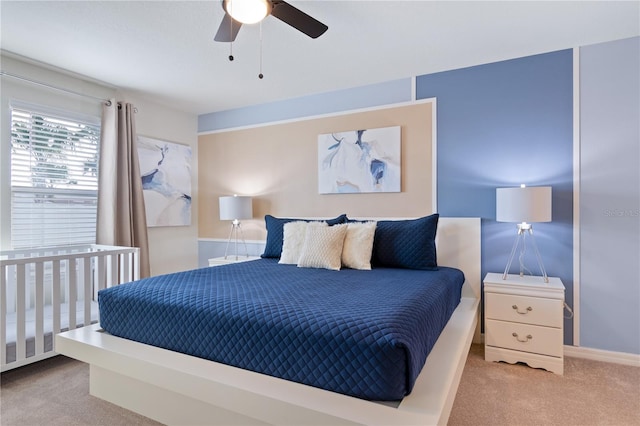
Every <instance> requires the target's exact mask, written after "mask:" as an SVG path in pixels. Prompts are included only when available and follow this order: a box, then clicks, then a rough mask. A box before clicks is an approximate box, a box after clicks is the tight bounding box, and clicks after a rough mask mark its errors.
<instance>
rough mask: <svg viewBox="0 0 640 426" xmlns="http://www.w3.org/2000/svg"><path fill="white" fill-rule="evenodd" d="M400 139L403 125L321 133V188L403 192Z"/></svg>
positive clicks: (322, 191) (328, 191) (337, 191)
mask: <svg viewBox="0 0 640 426" xmlns="http://www.w3.org/2000/svg"><path fill="white" fill-rule="evenodd" d="M400 142H401V141H400V126H394V127H382V128H377V129H366V130H352V131H348V132H340V133H327V134H322V135H319V136H318V192H319V193H320V194H341V193H363V192H400Z"/></svg>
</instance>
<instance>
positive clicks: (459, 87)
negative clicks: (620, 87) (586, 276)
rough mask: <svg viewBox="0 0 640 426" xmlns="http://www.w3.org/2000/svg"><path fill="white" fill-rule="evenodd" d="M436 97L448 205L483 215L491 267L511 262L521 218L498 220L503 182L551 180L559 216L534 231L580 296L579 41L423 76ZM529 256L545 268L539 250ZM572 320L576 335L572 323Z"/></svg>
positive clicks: (420, 84)
mask: <svg viewBox="0 0 640 426" xmlns="http://www.w3.org/2000/svg"><path fill="white" fill-rule="evenodd" d="M432 97H435V98H437V126H438V127H437V133H438V137H437V140H438V147H437V150H438V211H439V213H440V214H442V215H444V216H475V217H481V218H482V274H483V276H484V275H485V274H486V273H487V272H502V271H503V270H504V268H505V266H506V263H507V259H508V257H509V253H510V250H511V247H512V244H513V241H514V239H515V236H516V228H515V224H509V223H498V222H496V221H495V200H496V196H495V190H496V188H497V187H510V186H518V185H520V184H521V183H524V184H527V185H528V186H549V185H550V186H552V188H553V190H552V191H553V192H552V194H553V195H552V197H553V199H552V206H553V208H552V216H553V221H552V222H551V223H540V224H534V229H535V231H534V235H535V238H536V241H537V245H538V248H539V250H540V253H541V255H542V259H543V263H544V266H545V267H546V270H547V272H548V274H549V275H550V276H556V277H559V278H560V279H561V280H562V282H563V283H564V285H565V288H566V292H565V298H566V300H567V303H568V304H569V305H570V306H573V300H572V298H573V229H572V227H573V53H572V50H563V51H558V52H553V53H548V54H542V55H535V56H528V57H525V58H519V59H513V60H509V61H502V62H496V63H491V64H486V65H479V66H475V67H470V68H464V69H458V70H453V71H447V72H441V73H436V74H428V75H422V76H418V77H417V78H416V99H424V98H432ZM514 263H517V260H516V261H514ZM526 265H527V266H528V267H529V269H530V270H531V272H533V273H534V274H536V275H540V272H539V269H538V267H537V263H536V262H535V260H534V259H533V258H530V259H529V260H527V262H526ZM517 271H518V265H512V269H511V272H513V273H516V272H517ZM564 325H565V343H566V344H571V343H572V342H573V323H572V321H571V320H566V321H565V324H564Z"/></svg>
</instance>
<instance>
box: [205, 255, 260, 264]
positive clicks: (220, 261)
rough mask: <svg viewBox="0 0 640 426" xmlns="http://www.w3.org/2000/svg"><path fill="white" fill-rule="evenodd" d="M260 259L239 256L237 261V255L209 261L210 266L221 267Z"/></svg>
mask: <svg viewBox="0 0 640 426" xmlns="http://www.w3.org/2000/svg"><path fill="white" fill-rule="evenodd" d="M257 259H260V258H259V257H257V256H238V257H237V259H236V255H235V254H234V255H232V256H227V258H226V259H225V258H224V256H222V257H214V258H211V259H209V266H220V265H228V264H230V263H239V262H249V261H251V260H257Z"/></svg>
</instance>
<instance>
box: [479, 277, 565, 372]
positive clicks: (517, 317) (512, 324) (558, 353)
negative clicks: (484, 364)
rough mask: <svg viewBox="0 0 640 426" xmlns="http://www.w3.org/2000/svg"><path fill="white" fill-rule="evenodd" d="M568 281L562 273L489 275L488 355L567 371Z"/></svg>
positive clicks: (486, 311) (486, 312)
mask: <svg viewBox="0 0 640 426" xmlns="http://www.w3.org/2000/svg"><path fill="white" fill-rule="evenodd" d="M563 309H564V285H563V284H562V281H560V279H559V278H552V277H549V282H548V283H545V282H544V280H543V278H542V277H532V276H524V277H521V276H519V275H508V276H507V278H506V279H505V280H503V279H502V274H495V273H489V274H487V276H486V277H485V278H484V342H485V345H484V359H485V360H486V361H505V362H508V363H511V364H514V363H516V362H524V363H526V364H528V365H529V366H530V367H534V368H544V369H545V370H548V371H552V372H554V373H556V374H563V370H564V346H563V342H564V332H563V320H564V319H563Z"/></svg>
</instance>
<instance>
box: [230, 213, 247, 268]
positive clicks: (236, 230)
mask: <svg viewBox="0 0 640 426" xmlns="http://www.w3.org/2000/svg"><path fill="white" fill-rule="evenodd" d="M238 234H240V239H241V240H242V244H243V245H244V251H245V257H249V250H248V249H247V243H246V242H245V240H244V234H243V233H242V226H240V221H239V220H238V219H235V220H234V221H233V222H232V223H231V231H230V232H229V239H228V240H227V248H226V249H225V250H224V259H225V260H226V259H227V253H228V252H229V244H231V239H232V237H233V238H235V252H236V254H235V256H236V260H238Z"/></svg>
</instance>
